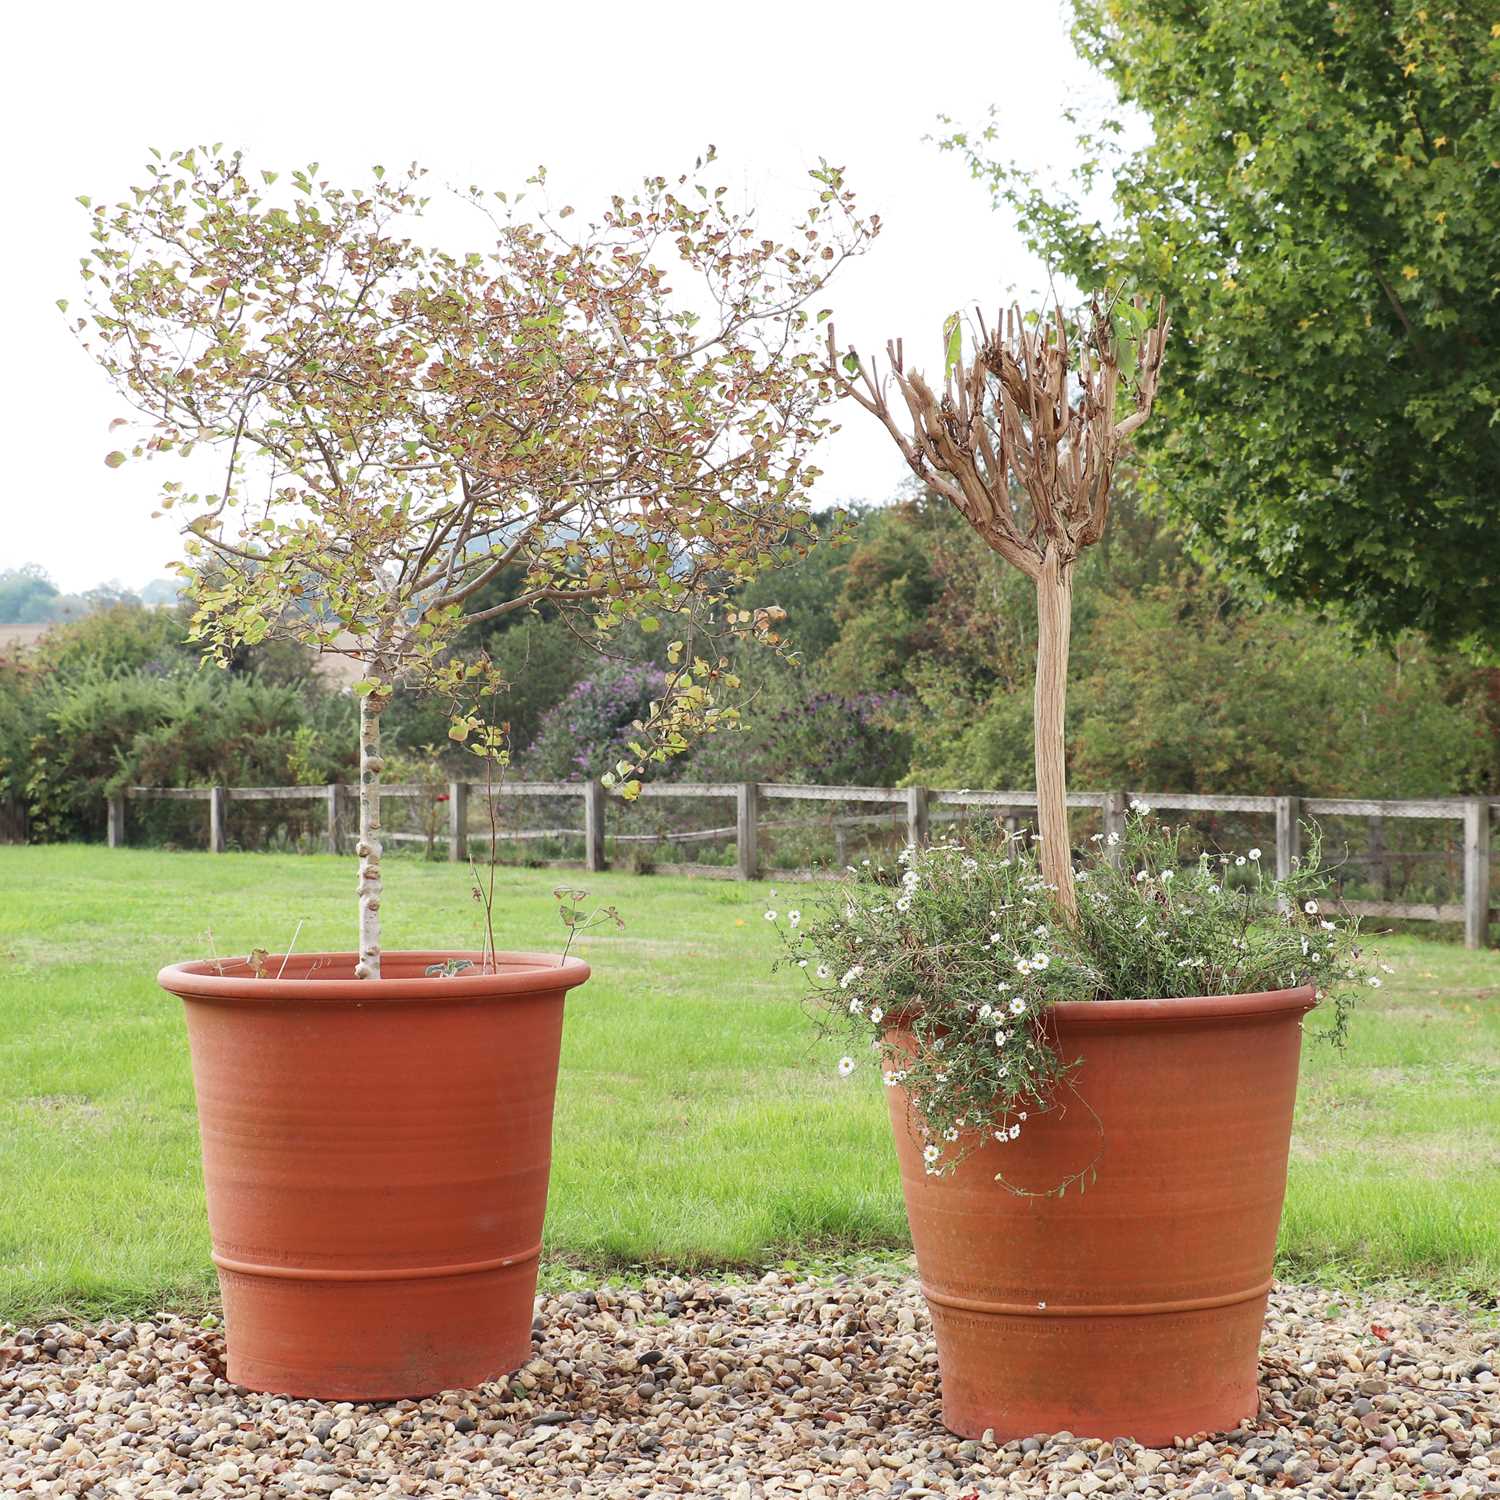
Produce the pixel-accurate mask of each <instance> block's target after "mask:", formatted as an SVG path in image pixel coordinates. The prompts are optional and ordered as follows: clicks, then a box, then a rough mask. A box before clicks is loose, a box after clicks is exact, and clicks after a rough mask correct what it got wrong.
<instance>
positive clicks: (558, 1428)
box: [0, 1274, 1500, 1500]
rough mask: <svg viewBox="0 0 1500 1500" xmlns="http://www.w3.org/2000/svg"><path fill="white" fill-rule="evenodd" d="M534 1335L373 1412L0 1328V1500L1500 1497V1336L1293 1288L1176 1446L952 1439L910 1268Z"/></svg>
mask: <svg viewBox="0 0 1500 1500" xmlns="http://www.w3.org/2000/svg"><path fill="white" fill-rule="evenodd" d="M537 1327H538V1331H537V1333H536V1335H535V1337H536V1343H537V1358H536V1360H535V1361H534V1362H533V1363H532V1364H530V1365H528V1366H527V1367H526V1369H524V1370H523V1371H520V1372H519V1373H518V1374H517V1375H515V1376H513V1377H511V1379H510V1380H508V1381H504V1382H496V1383H494V1384H491V1385H487V1386H484V1387H482V1388H481V1389H479V1390H477V1391H453V1392H447V1393H445V1394H443V1395H441V1396H437V1397H433V1398H431V1399H429V1400H426V1401H415V1402H414V1401H400V1402H392V1403H389V1404H383V1405H368V1406H366V1405H350V1404H349V1403H340V1404H337V1405H325V1404H323V1403H320V1402H316V1401H293V1400H286V1399H283V1398H279V1397H275V1396H261V1395H252V1394H249V1393H247V1392H246V1391H244V1390H243V1389H242V1388H240V1387H236V1386H232V1385H230V1384H228V1382H227V1381H225V1380H224V1378H223V1368H224V1366H223V1358H224V1346H223V1340H222V1337H221V1335H220V1333H219V1332H218V1331H216V1330H213V1329H204V1328H202V1327H200V1326H199V1325H198V1324H197V1323H196V1322H186V1321H181V1320H178V1319H175V1318H171V1317H162V1318H158V1319H156V1320H154V1321H152V1322H136V1323H121V1322H105V1323H100V1324H97V1325H93V1326H88V1327H83V1326H72V1325H67V1324H60V1323H53V1324H48V1325H46V1326H45V1327H42V1328H35V1329H31V1328H21V1329H14V1328H0V1495H4V1496H11V1495H48V1496H60V1495H88V1496H95V1497H105V1496H111V1497H113V1496H121V1497H132V1500H165V1497H168V1496H177V1495H194V1496H200V1497H207V1496H263V1497H266V1500H286V1497H292V1496H331V1497H332V1500H354V1497H364V1496H372V1497H373V1496H397V1495H430V1496H466V1497H467V1496H504V1497H507V1500H522V1497H541V1496H547V1497H566V1496H569V1495H581V1496H597V1497H601V1500H604V1497H610V1500H614V1497H619V1500H624V1497H646V1496H651V1497H654V1496H670V1495H713V1496H723V1497H726V1500H762V1497H767V1496H774V1495H802V1496H805V1497H809V1500H814V1497H820V1496H824V1497H828V1500H834V1497H840V1500H842V1497H845V1496H861V1495H880V1496H901V1495H904V1496H908V1497H918V1496H926V1495H943V1496H954V1497H960V1496H962V1497H974V1500H979V1497H991V1496H993V1497H1000V1496H1012V1495H1015V1496H1022V1495H1049V1496H1050V1495H1059V1496H1061V1495H1078V1496H1092V1495H1098V1496H1108V1495H1168V1494H1170V1495H1198V1496H1205V1497H1206V1496H1214V1497H1219V1500H1226V1497H1230V1496H1234V1497H1254V1496H1259V1495H1270V1494H1282V1493H1287V1492H1296V1493H1298V1494H1306V1495H1319V1494H1338V1495H1358V1496H1361V1497H1363V1496H1373V1497H1385V1496H1391V1495H1397V1494H1421V1493H1426V1494H1435V1495H1444V1496H1449V1495H1451V1496H1459V1497H1469V1496H1481V1495H1500V1379H1497V1376H1496V1373H1495V1368H1496V1367H1500V1352H1497V1342H1500V1336H1497V1330H1496V1327H1495V1324H1494V1320H1493V1319H1492V1318H1491V1319H1490V1320H1489V1321H1488V1322H1486V1321H1485V1320H1484V1319H1483V1318H1476V1317H1473V1316H1470V1315H1467V1314H1464V1313H1462V1312H1457V1311H1454V1310H1451V1309H1446V1308H1439V1307H1435V1306H1424V1305H1401V1304H1397V1303H1393V1302H1387V1301H1356V1302H1354V1303H1352V1304H1351V1303H1350V1301H1349V1299H1347V1298H1340V1297H1334V1296H1332V1295H1330V1294H1328V1293H1324V1292H1319V1291H1311V1290H1307V1289H1302V1288H1297V1287H1281V1288H1280V1289H1278V1291H1277V1292H1276V1293H1275V1294H1274V1295H1273V1298H1272V1304H1271V1310H1270V1316H1269V1320H1268V1327H1267V1335H1266V1339H1265V1343H1264V1347H1263V1350H1262V1356H1263V1358H1262V1366H1261V1371H1262V1396H1263V1405H1262V1410H1261V1413H1260V1417H1259V1419H1258V1420H1257V1421H1256V1422H1255V1423H1254V1424H1251V1425H1247V1426H1246V1427H1244V1428H1241V1429H1239V1430H1238V1431H1236V1432H1234V1433H1232V1434H1230V1435H1229V1436H1228V1437H1221V1438H1217V1439H1214V1440H1205V1439H1203V1438H1202V1437H1201V1436H1199V1437H1193V1438H1188V1439H1185V1440H1184V1441H1183V1442H1181V1443H1180V1444H1179V1445H1178V1446H1177V1447H1175V1448H1172V1449H1158V1450H1153V1449H1147V1448H1141V1447H1139V1446H1137V1445H1136V1444H1134V1443H1130V1442H1127V1441H1124V1440H1123V1439H1122V1440H1118V1441H1116V1442H1114V1443H1108V1442H1093V1441H1084V1440H1076V1439H1074V1438H1072V1437H1071V1436H1070V1435H1069V1434H1067V1433H1059V1434H1056V1435H1054V1436H1038V1437H1036V1438H1028V1439H1026V1440H1025V1441H1024V1442H1019V1443H1006V1444H1002V1445H999V1446H997V1445H995V1444H994V1443H984V1442H960V1441H959V1440H958V1439H956V1438H953V1437H951V1436H950V1435H948V1434H947V1433H945V1432H944V1431H943V1429H942V1427H941V1425H940V1424H939V1421H938V1401H937V1358H936V1355H935V1354H934V1352H933V1346H932V1341H931V1335H930V1331H929V1327H928V1323H927V1316H926V1312H925V1309H924V1307H923V1304H922V1301H921V1298H920V1296H919V1295H918V1293H917V1291H916V1288H915V1285H914V1284H913V1283H911V1282H909V1281H908V1282H902V1281H893V1280H889V1279H885V1278H881V1277H877V1276H870V1277H866V1278H863V1279H860V1280H854V1281H850V1280H845V1281H838V1282H833V1283H826V1284H820V1285H811V1284H808V1283H806V1282H797V1281H794V1280H793V1279H792V1278H791V1277H787V1276H781V1275H775V1274H773V1275H770V1276H767V1277H766V1278H764V1279H763V1280H762V1281H759V1282H757V1283H753V1284H751V1285H748V1286H720V1285H709V1284H706V1283H703V1282H695V1281H687V1280H678V1279H661V1280H654V1281H648V1282H647V1283H646V1284H645V1285H644V1287H642V1288H641V1289H639V1290H605V1291H600V1292H598V1293H583V1294H579V1293H564V1294H561V1295H558V1296H556V1297H549V1298H545V1299H543V1300H542V1302H541V1304H540V1306H539V1318H538V1325H537Z"/></svg>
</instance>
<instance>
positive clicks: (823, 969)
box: [813, 964, 833, 979]
mask: <svg viewBox="0 0 1500 1500" xmlns="http://www.w3.org/2000/svg"><path fill="white" fill-rule="evenodd" d="M813 972H814V973H815V974H816V975H817V976H818V978H819V979H827V978H828V976H829V975H830V974H831V973H832V972H833V971H832V970H831V969H830V968H829V967H828V965H827V964H819V965H818V967H817V968H816V969H815V970H814V971H813Z"/></svg>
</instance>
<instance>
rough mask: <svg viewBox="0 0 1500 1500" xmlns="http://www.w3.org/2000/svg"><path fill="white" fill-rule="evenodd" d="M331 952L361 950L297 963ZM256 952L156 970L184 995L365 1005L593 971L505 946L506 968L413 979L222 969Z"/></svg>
mask: <svg viewBox="0 0 1500 1500" xmlns="http://www.w3.org/2000/svg"><path fill="white" fill-rule="evenodd" d="M382 957H384V958H403V959H407V960H411V959H415V960H417V961H418V962H420V963H423V964H440V963H446V962H448V961H449V960H450V959H461V958H467V959H469V960H471V961H473V962H476V963H477V962H479V960H480V957H481V955H480V954H479V953H477V952H474V951H472V950H468V951H463V950H455V949H437V948H434V949H424V948H418V949H391V950H388V951H387V952H386V953H384V954H383V955H382ZM281 959H282V955H281V954H279V953H273V954H268V955H267V957H266V964H267V966H270V965H273V964H274V965H279V964H280V962H281ZM318 959H323V960H328V961H330V962H334V963H338V964H340V965H342V966H344V968H345V969H346V970H347V969H352V968H353V966H354V965H355V963H357V962H358V959H359V955H358V954H356V953H353V952H348V951H346V952H342V953H294V954H292V955H291V962H293V963H296V964H300V965H306V964H309V963H311V962H313V961H314V960H318ZM248 963H249V958H248V956H246V955H243V954H242V955H239V956H237V957H234V958H223V959H211V958H203V959H188V960H185V961H183V962H182V963H175V964H168V965H167V966H166V967H165V968H163V969H162V970H160V971H159V972H158V973H157V976H156V982H157V983H158V984H159V985H160V986H161V987H162V988H163V989H164V990H167V991H169V992H170V993H171V994H174V995H176V996H178V997H179V998H181V999H183V1000H251V1001H256V1000H282V1001H287V1000H295V1001H298V1002H300V1003H302V1004H307V1003H309V1002H312V1003H317V1002H325V1003H330V1004H348V1003H349V1002H350V1001H356V1002H358V1003H359V1004H361V1005H368V1004H370V1003H372V1002H375V1003H379V1002H387V1003H390V1002H398V1001H411V1000H424V1001H431V1000H437V999H447V1000H502V999H505V998H506V997H507V996H510V995H531V994H537V993H539V992H552V991H556V990H570V989H573V988H574V987H575V986H576V985H580V984H582V983H583V982H584V980H586V979H587V978H588V977H589V974H590V973H591V972H592V971H591V970H590V968H589V966H588V965H587V964H586V963H584V961H583V960H582V959H581V958H572V957H569V958H566V959H562V958H560V957H559V956H558V955H557V954H555V953H533V952H527V951H510V952H506V951H501V952H499V953H496V954H495V963H496V964H497V966H499V968H500V972H499V973H495V974H469V973H463V974H455V975H453V976H451V977H446V976H438V975H433V974H420V975H416V976H413V977H411V978H407V979H312V978H307V977H305V976H304V977H301V978H297V979H292V978H287V979H257V978H255V976H254V975H253V974H225V973H222V972H219V971H220V970H221V969H222V968H225V967H227V966H229V965H231V964H241V965H248Z"/></svg>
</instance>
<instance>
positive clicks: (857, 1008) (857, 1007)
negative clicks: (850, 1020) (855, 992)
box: [849, 996, 865, 1016]
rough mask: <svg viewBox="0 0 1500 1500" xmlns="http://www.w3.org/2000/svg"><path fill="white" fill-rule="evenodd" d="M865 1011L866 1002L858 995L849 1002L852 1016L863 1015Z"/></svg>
mask: <svg viewBox="0 0 1500 1500" xmlns="http://www.w3.org/2000/svg"><path fill="white" fill-rule="evenodd" d="M864 1013H865V1002H864V1001H863V1000H861V999H859V997H858V996H856V997H855V998H854V999H853V1000H851V1001H850V1002H849V1014H850V1015H851V1016H862V1015H864Z"/></svg>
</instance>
